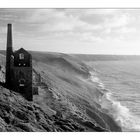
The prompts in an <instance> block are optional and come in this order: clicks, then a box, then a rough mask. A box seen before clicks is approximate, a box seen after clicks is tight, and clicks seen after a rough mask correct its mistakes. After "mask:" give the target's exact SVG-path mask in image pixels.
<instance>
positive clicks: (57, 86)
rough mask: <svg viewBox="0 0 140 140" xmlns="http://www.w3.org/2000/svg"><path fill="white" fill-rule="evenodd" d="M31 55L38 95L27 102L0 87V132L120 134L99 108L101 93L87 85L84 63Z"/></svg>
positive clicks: (63, 58) (90, 84) (61, 56)
mask: <svg viewBox="0 0 140 140" xmlns="http://www.w3.org/2000/svg"><path fill="white" fill-rule="evenodd" d="M32 56H33V67H34V73H33V75H34V78H33V82H34V85H38V88H39V94H38V95H34V97H33V98H34V99H33V102H28V101H26V100H25V99H24V98H23V97H22V96H21V95H20V94H19V93H15V92H13V91H9V90H8V89H5V88H4V87H2V86H1V87H0V131H121V128H120V127H119V126H118V125H117V124H116V123H115V122H114V120H113V119H112V118H111V117H110V116H108V115H107V114H106V113H104V112H103V110H102V109H101V107H100V104H99V98H100V97H101V96H102V93H100V92H99V91H98V90H97V89H96V87H95V86H94V85H93V84H92V83H90V82H89V80H88V78H89V77H90V74H89V71H88V68H87V66H86V65H85V64H84V63H82V62H81V61H79V60H77V59H75V58H74V57H71V56H69V55H64V54H50V53H49V54H44V53H43V54H40V53H39V52H38V53H37V52H36V53H35V52H32ZM1 57H2V59H3V60H4V56H1ZM2 59H1V60H2ZM1 66H2V67H4V63H2V62H1ZM1 74H2V75H4V70H3V72H2V71H1ZM38 77H39V78H38ZM1 80H3V78H2V76H1Z"/></svg>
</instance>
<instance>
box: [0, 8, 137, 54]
mask: <svg viewBox="0 0 140 140" xmlns="http://www.w3.org/2000/svg"><path fill="white" fill-rule="evenodd" d="M7 23H12V24H13V47H14V49H15V50H16V49H18V48H21V47H23V48H25V49H27V50H35V51H53V52H64V53H89V54H140V9H0V49H5V47H6V32H7Z"/></svg>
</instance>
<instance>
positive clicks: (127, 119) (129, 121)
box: [91, 72, 140, 131]
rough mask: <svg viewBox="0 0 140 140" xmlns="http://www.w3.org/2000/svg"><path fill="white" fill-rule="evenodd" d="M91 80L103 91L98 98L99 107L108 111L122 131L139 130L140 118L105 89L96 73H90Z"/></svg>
mask: <svg viewBox="0 0 140 140" xmlns="http://www.w3.org/2000/svg"><path fill="white" fill-rule="evenodd" d="M91 81H92V82H93V83H95V84H96V85H97V87H98V88H99V89H100V90H101V91H102V92H103V93H104V95H103V96H102V97H101V99H100V105H101V107H102V108H103V109H107V110H108V111H109V114H110V115H111V116H112V117H113V118H114V119H115V121H116V122H117V123H118V124H119V125H120V126H121V127H122V129H123V130H124V131H140V119H139V118H138V117H137V116H135V115H133V114H132V113H131V112H130V111H129V109H128V108H127V107H126V106H123V105H121V103H120V102H119V101H115V100H114V99H113V98H112V93H111V92H110V91H109V90H108V89H105V86H104V84H103V83H102V82H101V80H100V79H99V78H98V77H97V76H96V73H93V72H92V73H91Z"/></svg>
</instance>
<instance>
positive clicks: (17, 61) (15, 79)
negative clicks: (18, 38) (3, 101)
mask: <svg viewBox="0 0 140 140" xmlns="http://www.w3.org/2000/svg"><path fill="white" fill-rule="evenodd" d="M5 85H6V87H7V88H9V89H11V90H13V91H16V92H19V93H21V94H22V96H23V97H25V98H26V99H27V100H29V101H32V100H33V92H32V89H33V87H32V56H31V54H30V53H29V52H27V51H26V50H25V49H23V48H20V49H19V50H17V51H15V52H13V46H12V24H8V29H7V49H6V83H5Z"/></svg>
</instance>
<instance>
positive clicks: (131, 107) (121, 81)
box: [88, 61, 140, 131]
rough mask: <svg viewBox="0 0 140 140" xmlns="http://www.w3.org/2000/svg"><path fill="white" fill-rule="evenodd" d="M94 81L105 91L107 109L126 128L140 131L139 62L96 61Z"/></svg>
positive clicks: (103, 100)
mask: <svg viewBox="0 0 140 140" xmlns="http://www.w3.org/2000/svg"><path fill="white" fill-rule="evenodd" d="M88 65H89V66H90V67H92V70H91V75H92V76H91V80H92V81H93V82H94V84H96V85H97V88H99V89H100V91H101V92H103V94H104V95H103V97H102V98H101V99H100V104H101V106H102V108H104V109H107V110H108V112H109V114H110V115H111V116H112V117H113V118H114V120H115V121H116V122H117V123H118V124H119V125H120V126H121V127H122V130H123V131H140V61H93V62H88Z"/></svg>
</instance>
